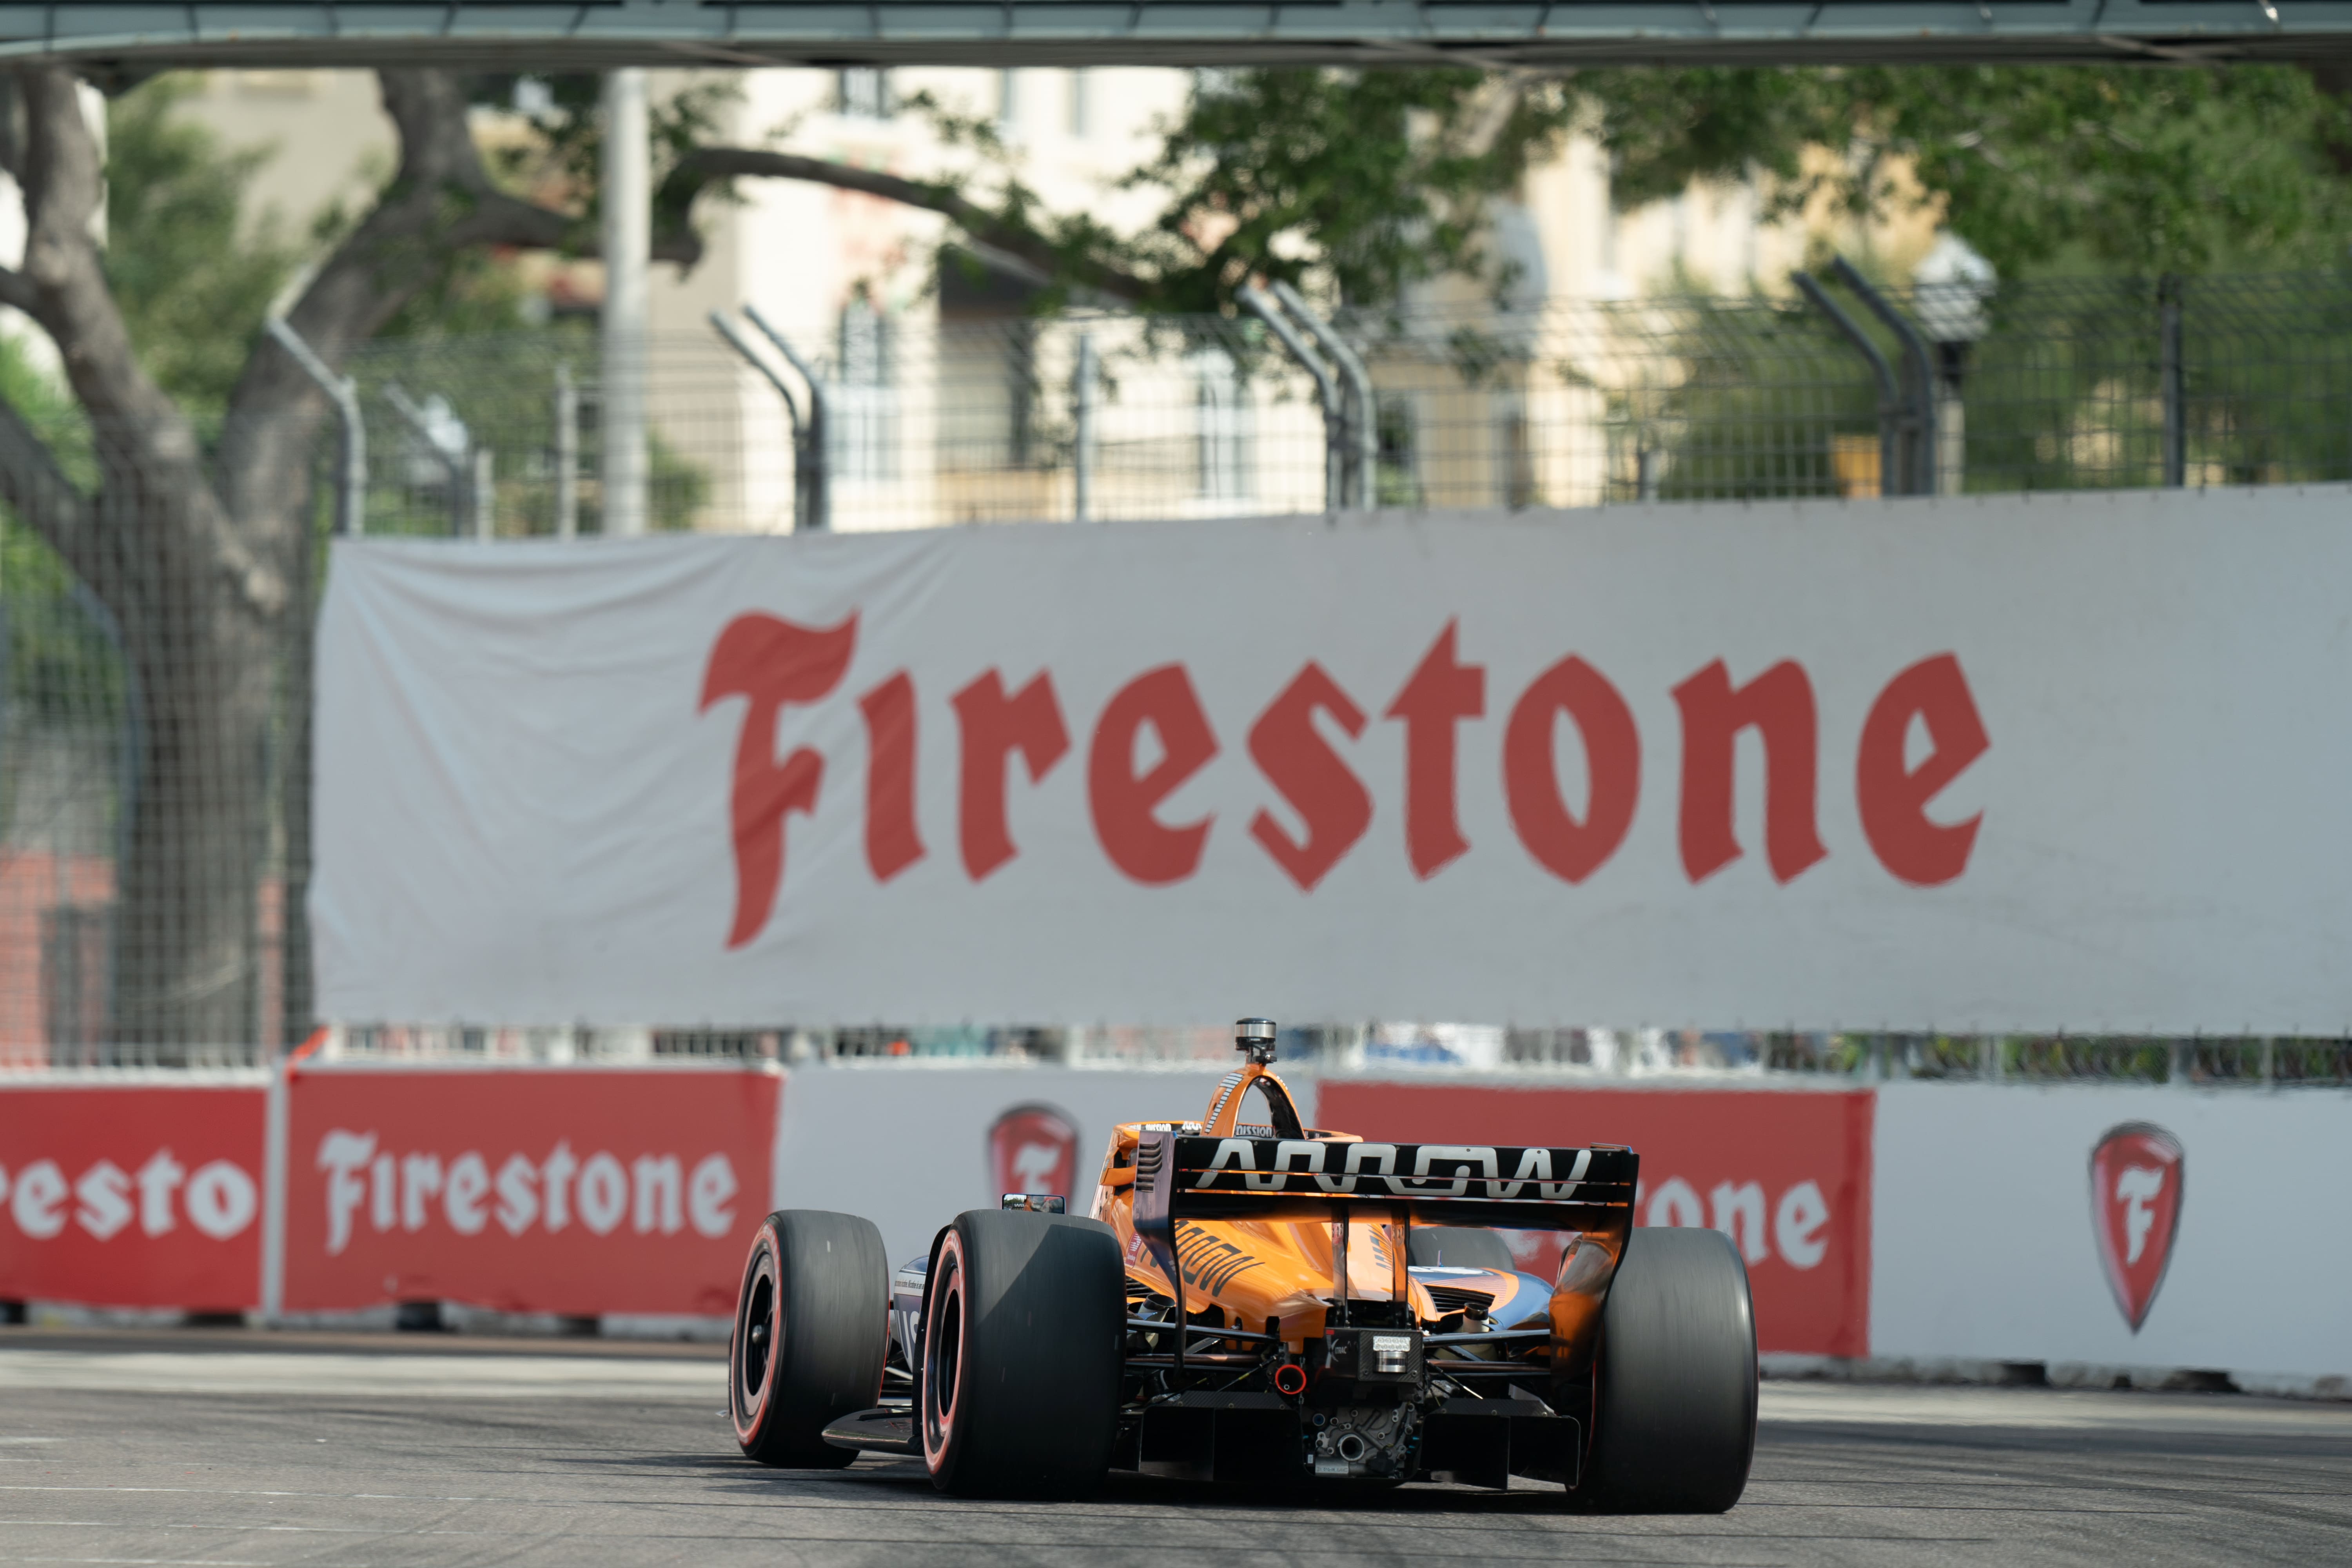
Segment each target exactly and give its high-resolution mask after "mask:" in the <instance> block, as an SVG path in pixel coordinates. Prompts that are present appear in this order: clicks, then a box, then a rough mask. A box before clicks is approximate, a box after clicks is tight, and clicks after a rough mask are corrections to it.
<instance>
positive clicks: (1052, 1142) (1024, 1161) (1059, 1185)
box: [988, 1105, 1078, 1199]
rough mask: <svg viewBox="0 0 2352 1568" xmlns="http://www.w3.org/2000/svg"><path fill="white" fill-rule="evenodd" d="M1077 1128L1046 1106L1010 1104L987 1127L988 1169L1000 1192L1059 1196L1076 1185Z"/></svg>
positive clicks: (992, 1196) (1058, 1112)
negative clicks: (1009, 1106)
mask: <svg viewBox="0 0 2352 1568" xmlns="http://www.w3.org/2000/svg"><path fill="white" fill-rule="evenodd" d="M1077 1155H1078V1130H1077V1127H1076V1124H1075V1123H1074V1122H1072V1121H1071V1120H1070V1119H1069V1118H1068V1117H1067V1116H1066V1115H1064V1114H1063V1113H1062V1112H1061V1111H1059V1110H1055V1109H1054V1108H1053V1107H1052V1106H1050V1105H1016V1106H1014V1107H1013V1108H1012V1109H1011V1110H1007V1111H1005V1112H1004V1113H1003V1115H1001V1116H999V1117H998V1118H997V1119H996V1120H995V1121H993V1122H992V1123H991V1124H990V1126H989V1129H988V1169H989V1174H990V1176H991V1178H992V1180H993V1181H994V1182H995V1186H994V1187H993V1188H992V1190H991V1191H990V1193H989V1196H990V1198H991V1199H993V1198H994V1197H995V1196H996V1195H997V1194H1000V1193H1059V1194H1062V1195H1063V1196H1065V1197H1066V1196H1068V1195H1069V1194H1071V1192H1073V1191H1074V1190H1075V1184H1076V1181H1077Z"/></svg>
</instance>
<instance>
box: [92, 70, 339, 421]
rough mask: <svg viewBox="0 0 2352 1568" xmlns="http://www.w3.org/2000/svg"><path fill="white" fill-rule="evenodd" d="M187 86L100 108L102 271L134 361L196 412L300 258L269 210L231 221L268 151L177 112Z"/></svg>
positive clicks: (239, 357) (152, 87)
mask: <svg viewBox="0 0 2352 1568" xmlns="http://www.w3.org/2000/svg"><path fill="white" fill-rule="evenodd" d="M192 90H193V88H192V85H191V84H190V83H189V82H188V81H187V80H186V79H184V78H182V77H173V76H165V77H159V78H157V79H155V80H153V81H151V82H148V83H147V84H146V85H144V86H142V87H141V88H139V89H137V90H135V91H133V92H130V93H126V94H124V95H123V96H122V97H121V98H119V99H116V100H114V101H113V103H112V104H111V105H110V107H109V109H108V114H107V161H106V179H107V185H106V237H107V248H106V273H107V280H108V282H109V284H110V286H111V287H112V289H113V290H114V298H115V300H116V301H117V303H119V304H120V305H121V309H122V316H123V321H124V323H125V325H126V326H127V327H128V328H129V330H130V332H131V342H132V344H133V345H134V346H135V347H136V348H137V350H138V352H139V357H140V362H141V363H142V364H143V365H145V366H146V368H147V372H148V374H151V375H152V376H153V377H154V378H155V380H156V383H157V384H159V385H161V386H162V387H163V390H164V391H165V392H167V393H169V394H171V395H172V396H173V397H174V398H176V399H178V400H179V401H180V402H181V403H182V404H183V405H184V406H186V407H188V408H189V409H190V410H191V411H192V412H199V413H202V412H208V411H216V410H218V409H219V408H220V407H221V406H222V405H224V404H226V401H227V397H228V392H229V388H230V387H231V386H232V385H233V384H235V383H236V377H237V374H238V373H239V372H240V371H242V370H243V369H244V367H245V361H246V356H247V354H248V353H250V352H251V351H252V347H253V342H254V340H255V338H256V337H257V335H258V334H259V332H260V331H261V323H262V320H263V318H264V317H265V316H266V315H267V314H268V310H269V302H270V300H272V299H274V298H275V297H276V296H277V294H278V289H281V288H282V287H284V286H285V283H286V280H287V279H289V278H290V277H291V276H292V275H293V272H294V268H295V266H296V265H297V262H298V259H299V254H298V247H295V246H294V245H292V244H290V243H289V242H287V241H286V240H284V239H283V238H282V237H280V235H279V233H278V225H277V222H276V221H275V219H274V218H273V217H270V216H264V217H262V218H261V219H260V220H258V221H257V222H255V223H253V224H251V225H247V224H245V223H244V222H242V221H241V219H240V216H239V214H240V204H241V203H242V202H243V200H244V198H245V195H246V192H247V187H248V186H250V185H251V184H252V183H253V178H254V175H255V174H256V173H257V171H258V170H259V168H260V166H261V164H262V163H263V162H264V161H266V159H267V158H268V151H267V150H266V149H246V150H243V151H237V152H229V151H226V150H225V149H223V148H222V147H221V146H220V144H219V142H218V139H217V138H215V136H214V135H213V133H212V132H210V131H208V130H206V129H205V127H203V126H201V125H198V124H195V123H193V122H191V121H187V120H184V119H181V118H178V117H175V115H174V113H173V110H174V109H175V108H176V106H177V105H178V104H179V103H180V101H181V100H183V99H184V98H186V97H187V96H188V94H189V93H190V91H192Z"/></svg>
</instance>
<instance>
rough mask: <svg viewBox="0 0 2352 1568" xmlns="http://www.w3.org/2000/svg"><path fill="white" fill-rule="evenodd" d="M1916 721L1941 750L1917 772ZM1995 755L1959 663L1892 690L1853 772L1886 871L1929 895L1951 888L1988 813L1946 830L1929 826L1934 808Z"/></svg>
mask: <svg viewBox="0 0 2352 1568" xmlns="http://www.w3.org/2000/svg"><path fill="white" fill-rule="evenodd" d="M1915 714H1916V716H1917V717H1918V718H1919V719H1920V721H1922V722H1924V723H1925V724H1926V725H1927V738H1928V740H1929V741H1930V742H1933V743H1934V747H1935V749H1934V750H1933V751H1931V752H1928V753H1927V755H1926V756H1925V757H1923V758H1921V759H1920V762H1919V765H1918V766H1917V767H1916V768H1914V767H1911V766H1909V765H1908V764H1907V763H1906V762H1905V760H1904V755H1903V751H1904V741H1905V737H1906V736H1907V735H1908V734H1909V732H1910V729H1911V720H1912V717H1913V716H1914V715H1915ZM1991 747H1992V742H1991V740H1990V738H1989V737H1988V736H1987V735H1986V734H1985V727H1984V718H1983V716H1982V715H1981V714H1979V712H1978V711H1977V704H1976V699H1975V698H1974V697H1973V696H1971V695H1970V694H1969V682H1968V678H1967V677H1966V676H1964V675H1962V674H1961V673H1960V661H1959V659H1958V658H1957V657H1955V656H1954V655H1951V654H1948V653H1939V654H1937V655H1936V656H1935V657H1933V658H1923V659H1921V660H1920V661H1919V662H1918V663H1916V664H1915V665H1913V666H1912V667H1911V668H1908V669H1906V670H1905V671H1904V672H1903V673H1902V674H1900V675H1898V676H1896V677H1895V679H1892V680H1890V681H1888V682H1887V683H1886V689H1885V690H1884V691H1882V692H1880V693H1879V694H1878V700H1877V701H1875V702H1874V703H1872V704H1871V706H1870V717H1869V718H1867V719H1865V720H1864V721H1863V725H1862V749H1861V751H1860V752H1859V753H1858V754H1857V755H1856V757H1855V759H1854V768H1853V774H1854V777H1853V793H1854V800H1855V802H1856V804H1857V805H1860V807H1861V808H1862V831H1863V835H1864V837H1867V838H1868V839H1869V840H1870V847H1871V849H1872V851H1873V852H1874V853H1875V854H1876V855H1877V856H1878V861H1879V864H1880V865H1882V866H1885V868H1887V869H1888V870H1889V871H1892V872H1894V873H1895V876H1897V877H1899V878H1901V879H1903V880H1904V881H1906V882H1909V883H1911V884H1913V885H1914V886H1916V887H1922V888H1932V887H1936V886H1937V885H1939V884H1941V883H1945V882H1948V881H1951V880H1952V879H1954V878H1956V877H1958V875H1959V874H1960V873H1961V872H1962V871H1965V870H1967V869H1968V866H1969V851H1970V850H1971V849H1973V848H1974V847H1976V841H1977V829H1978V828H1979V826H1982V825H1983V823H1984V813H1982V812H1979V813H1977V814H1976V815H1975V816H1971V817H1969V819H1968V820H1967V821H1966V822H1956V823H1953V824H1952V825H1950V826H1945V825H1944V824H1942V823H1939V822H1934V821H1931V820H1929V818H1928V816H1927V803H1928V802H1929V801H1931V800H1933V799H1935V798H1936V796H1937V795H1938V794H1939V793H1940V792H1941V791H1942V790H1943V788H1944V786H1945V785H1946V784H1950V783H1951V782H1952V781H1953V780H1954V779H1956V778H1958V777H1959V776H1960V774H1962V773H1965V772H1967V771H1968V768H1969V764H1970V763H1974V762H1975V761H1976V760H1977V759H1978V758H1979V757H1981V756H1983V755H1984V754H1985V752H1988V751H1990V749H1991Z"/></svg>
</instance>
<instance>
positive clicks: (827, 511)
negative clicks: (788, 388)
mask: <svg viewBox="0 0 2352 1568" xmlns="http://www.w3.org/2000/svg"><path fill="white" fill-rule="evenodd" d="M743 319H744V320H745V321H750V322H751V324H752V325H753V326H755V327H757V328H759V329H760V331H761V335H762V336H764V337H765V338H766V339H767V340H768V341H769V342H772V343H773V344H775V345H776V352H777V353H781V354H782V355H783V356H784V359H785V361H786V363H789V364H791V366H792V367H793V369H794V370H796V371H798V372H800V376H801V380H803V382H806V383H807V384H808V395H809V416H808V426H807V427H806V428H805V429H804V430H803V431H802V432H801V440H800V450H799V451H797V452H795V453H794V454H793V476H794V478H795V480H798V479H800V478H801V477H802V476H805V477H806V485H805V488H804V489H802V491H801V493H802V506H801V526H802V527H803V528H807V529H812V530H814V531H817V532H819V533H822V532H824V531H826V530H828V529H830V528H831V527H832V526H833V447H832V446H831V444H830V443H831V441H832V425H833V395H832V394H831V393H829V392H828V391H826V389H825V384H824V380H823V378H821V377H820V376H819V375H818V374H816V371H815V369H814V367H812V366H811V365H810V364H809V363H808V361H806V360H804V359H803V358H801V356H800V352H799V351H798V350H796V349H794V348H793V345H792V340H791V339H789V338H787V337H785V336H784V334H783V333H782V332H780V331H776V329H775V328H774V327H772V326H771V325H769V324H768V318H767V317H765V316H762V315H761V314H760V312H759V311H758V310H755V309H753V308H752V307H751V306H750V305H746V306H744V307H743ZM795 488H800V487H798V486H797V485H796V487H795Z"/></svg>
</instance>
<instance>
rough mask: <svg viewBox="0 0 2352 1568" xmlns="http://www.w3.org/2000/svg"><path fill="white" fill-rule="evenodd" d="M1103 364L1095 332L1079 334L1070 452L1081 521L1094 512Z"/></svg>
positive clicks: (1073, 496)
mask: <svg viewBox="0 0 2352 1568" xmlns="http://www.w3.org/2000/svg"><path fill="white" fill-rule="evenodd" d="M1100 374H1101V367H1100V366H1099V365H1098V364H1097V363H1096V360H1095V337H1094V334H1093V333H1092V332H1080V333H1079V334H1078V368H1077V372H1076V377H1075V382H1074V384H1073V385H1072V386H1071V388H1070V401H1071V404H1072V405H1073V413H1074V416H1075V417H1074V420H1073V423H1074V424H1075V425H1076V430H1075V431H1074V432H1073V440H1072V449H1071V452H1070V512H1071V515H1072V516H1073V517H1074V518H1076V520H1077V521H1080V522H1085V521H1087V520H1088V519H1089V518H1091V517H1092V516H1093V515H1094V478H1095V383H1096V381H1097V379H1099V377H1100Z"/></svg>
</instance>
